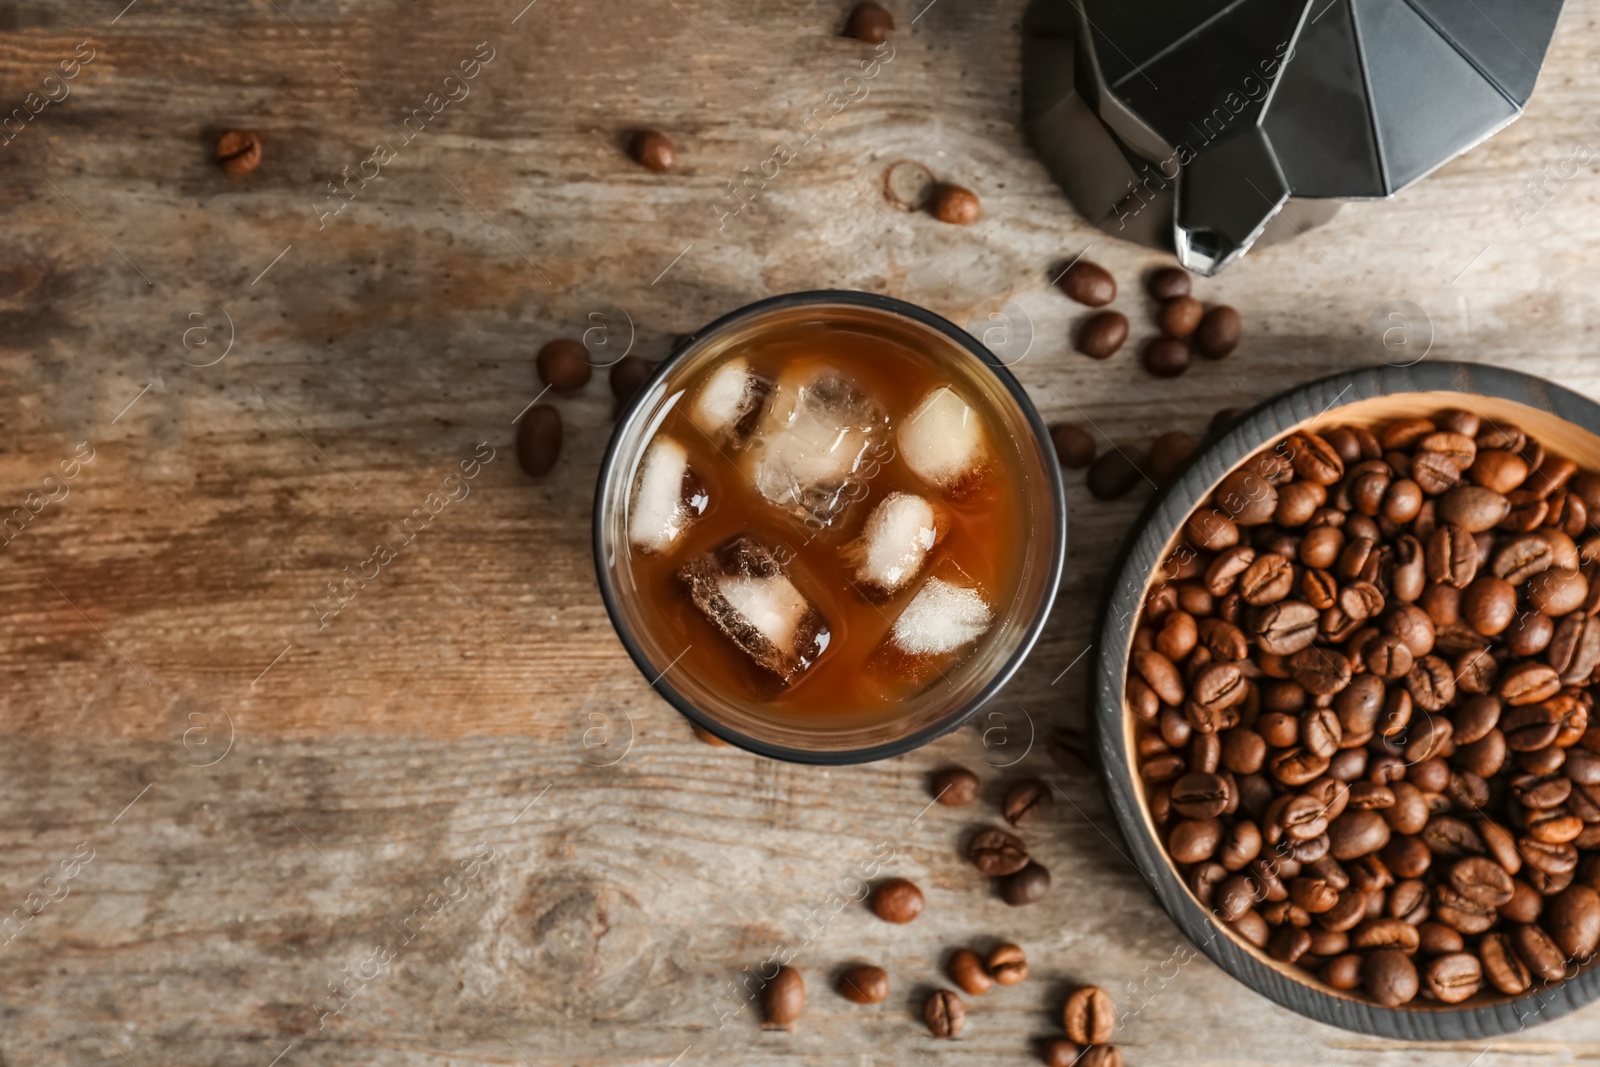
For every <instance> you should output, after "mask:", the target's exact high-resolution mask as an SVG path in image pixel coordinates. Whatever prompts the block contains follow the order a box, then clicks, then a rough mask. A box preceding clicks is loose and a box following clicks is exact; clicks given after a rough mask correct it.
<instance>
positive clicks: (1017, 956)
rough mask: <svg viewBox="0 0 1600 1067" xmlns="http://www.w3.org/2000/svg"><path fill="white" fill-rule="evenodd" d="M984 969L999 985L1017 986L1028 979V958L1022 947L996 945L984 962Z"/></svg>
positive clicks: (1006, 944) (1008, 944)
mask: <svg viewBox="0 0 1600 1067" xmlns="http://www.w3.org/2000/svg"><path fill="white" fill-rule="evenodd" d="M983 967H984V970H986V971H988V972H989V977H990V978H993V979H994V980H995V983H996V984H998V985H1016V984H1017V983H1018V982H1021V981H1022V980H1023V979H1024V978H1026V977H1028V957H1027V954H1026V953H1024V952H1023V951H1022V946H1020V945H1013V944H1010V943H1003V944H1000V945H996V946H995V947H994V949H993V950H992V951H991V952H990V953H989V956H988V958H987V959H985V960H984V961H983Z"/></svg>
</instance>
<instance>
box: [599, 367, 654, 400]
mask: <svg viewBox="0 0 1600 1067" xmlns="http://www.w3.org/2000/svg"><path fill="white" fill-rule="evenodd" d="M655 372H656V366H655V364H654V363H651V362H650V361H649V360H645V359H641V358H639V357H638V356H623V357H622V358H621V359H619V360H617V361H616V362H615V363H613V364H612V365H611V376H610V381H611V395H612V396H614V397H616V398H617V403H619V404H626V403H628V402H629V401H631V400H632V399H633V398H634V396H635V395H636V394H637V393H638V392H639V389H640V388H641V387H642V386H643V385H644V383H645V382H647V381H649V380H650V376H651V375H652V374H654V373H655Z"/></svg>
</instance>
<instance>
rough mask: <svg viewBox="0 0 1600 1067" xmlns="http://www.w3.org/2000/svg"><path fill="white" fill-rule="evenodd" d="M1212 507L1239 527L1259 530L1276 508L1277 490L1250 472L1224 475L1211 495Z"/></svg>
mask: <svg viewBox="0 0 1600 1067" xmlns="http://www.w3.org/2000/svg"><path fill="white" fill-rule="evenodd" d="M1212 498H1213V501H1214V502H1215V505H1216V506H1217V507H1218V508H1220V509H1222V511H1223V512H1224V513H1225V514H1227V515H1228V516H1229V517H1231V518H1232V520H1233V521H1234V522H1236V523H1238V524H1239V525H1240V526H1259V525H1261V524H1262V523H1264V522H1267V521H1269V520H1270V519H1271V518H1272V513H1273V512H1274V511H1276V510H1277V507H1278V490H1277V488H1276V487H1275V486H1274V485H1273V484H1272V483H1271V482H1270V481H1268V480H1267V479H1265V478H1263V477H1261V475H1259V474H1257V473H1256V472H1255V471H1253V470H1249V469H1245V468H1241V469H1239V470H1236V471H1233V472H1232V473H1231V474H1228V475H1225V476H1224V477H1223V479H1222V481H1220V482H1218V483H1217V488H1216V489H1215V490H1214V491H1213V493H1212Z"/></svg>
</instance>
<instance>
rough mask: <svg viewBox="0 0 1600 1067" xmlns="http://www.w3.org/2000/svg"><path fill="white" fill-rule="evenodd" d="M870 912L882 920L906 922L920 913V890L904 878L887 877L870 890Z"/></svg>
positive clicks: (921, 901) (921, 900)
mask: <svg viewBox="0 0 1600 1067" xmlns="http://www.w3.org/2000/svg"><path fill="white" fill-rule="evenodd" d="M870 904H871V906H872V913H873V914H874V915H876V916H877V917H878V918H880V919H882V920H883V921H884V922H889V923H908V922H910V921H911V920H912V919H915V918H916V917H917V916H918V915H921V914H922V905H923V899H922V890H920V889H918V888H917V886H916V883H915V882H912V881H910V880H909V879H906V878H889V879H886V880H885V881H882V882H879V883H878V885H877V886H876V887H875V888H874V889H873V890H872V899H871V901H870Z"/></svg>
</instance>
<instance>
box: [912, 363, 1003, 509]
mask: <svg viewBox="0 0 1600 1067" xmlns="http://www.w3.org/2000/svg"><path fill="white" fill-rule="evenodd" d="M899 439H900V454H901V455H902V456H903V457H905V461H906V464H907V465H908V466H909V467H910V468H911V469H912V470H914V471H916V472H917V474H918V475H920V476H921V477H922V478H924V479H925V480H927V481H928V482H929V483H931V484H933V485H936V486H938V487H939V488H941V489H944V490H946V491H948V490H952V489H955V488H957V487H958V486H960V484H961V483H962V482H965V481H966V480H968V479H969V478H971V477H972V476H973V475H975V474H977V473H978V472H979V471H980V470H981V469H982V468H983V465H984V463H985V462H986V461H987V458H988V449H987V446H986V445H985V444H984V439H983V422H982V419H980V418H979V417H978V413H977V412H976V411H974V410H973V409H972V408H971V407H970V406H969V405H968V404H967V402H966V401H965V400H962V399H961V397H960V396H959V395H958V394H957V393H956V391H955V390H954V389H951V388H950V387H949V386H947V385H941V386H940V387H939V388H937V389H935V390H934V391H933V392H931V393H929V394H928V395H927V396H926V397H924V398H923V400H922V403H920V404H918V405H917V409H916V411H914V412H912V413H911V417H910V418H909V419H907V420H906V421H905V423H903V424H902V425H901V427H900V434H899Z"/></svg>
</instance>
